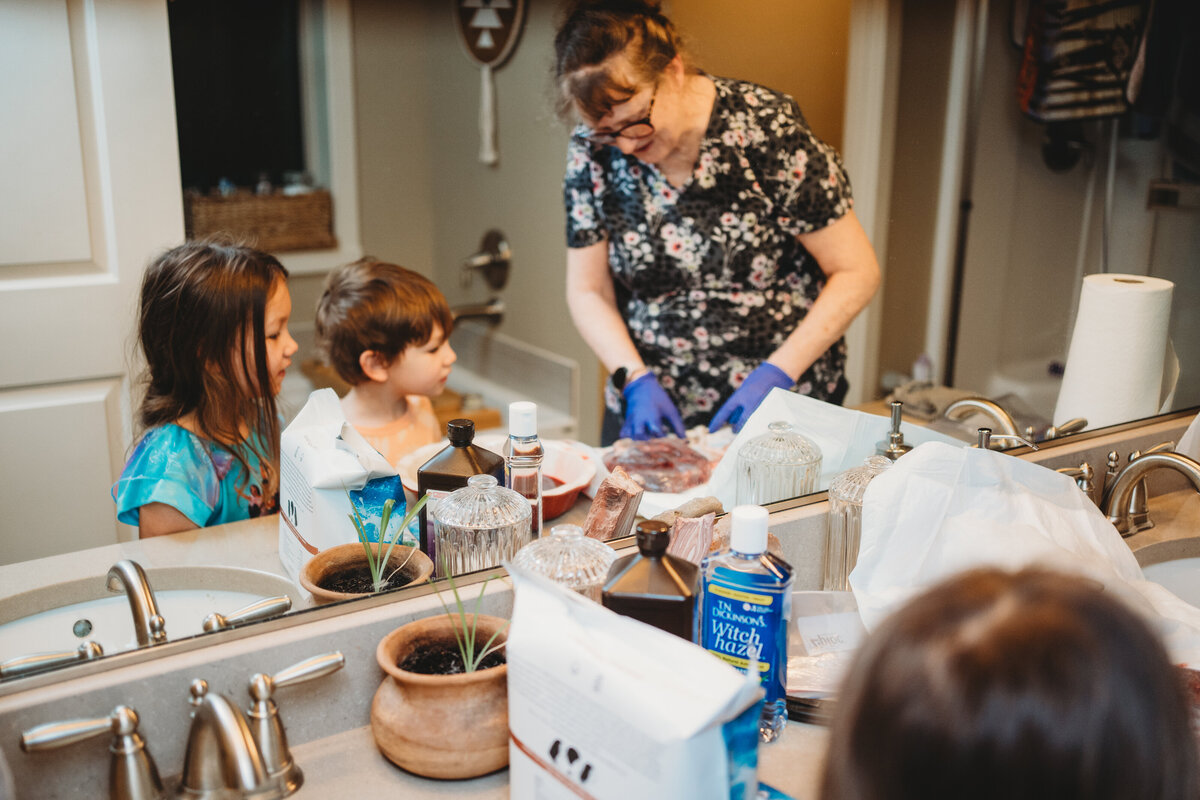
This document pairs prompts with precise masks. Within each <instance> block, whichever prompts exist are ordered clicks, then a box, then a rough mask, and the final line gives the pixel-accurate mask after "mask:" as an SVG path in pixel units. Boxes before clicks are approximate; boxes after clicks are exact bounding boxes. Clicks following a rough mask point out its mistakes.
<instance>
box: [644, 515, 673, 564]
mask: <svg viewBox="0 0 1200 800" xmlns="http://www.w3.org/2000/svg"><path fill="white" fill-rule="evenodd" d="M670 531H671V526H670V525H668V524H667V523H665V522H659V521H658V520H654V519H648V520H643V521H642V522H639V523H638V524H637V529H636V532H637V546H638V552H639V553H641V554H642V555H644V556H648V557H651V558H662V556H663V555H664V554H665V553H666V552H667V546H668V545H670V544H671V533H670Z"/></svg>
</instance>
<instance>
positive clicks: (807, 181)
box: [762, 95, 854, 234]
mask: <svg viewBox="0 0 1200 800" xmlns="http://www.w3.org/2000/svg"><path fill="white" fill-rule="evenodd" d="M775 108H776V114H775V115H774V117H773V118H772V117H771V116H767V117H766V118H765V119H763V120H762V123H763V125H764V127H765V128H766V132H767V133H768V136H767V137H766V142H767V143H768V144H767V145H766V146H767V152H766V165H765V166H766V168H765V169H764V170H763V180H764V182H765V183H766V185H767V187H768V188H767V190H768V191H769V192H770V193H771V194H772V195H773V196H774V198H775V200H776V202H777V203H778V204H779V208H778V212H779V213H778V215H777V219H779V220H780V221H781V223H782V224H784V226H785V227H787V228H788V229H789V230H790V231H791V232H792V233H796V234H801V233H812V232H813V231H816V230H820V229H822V228H825V227H827V226H828V225H830V224H832V223H833V222H836V221H837V220H839V219H841V218H842V217H843V216H845V215H846V214H847V213H848V212H849V211H850V209H851V208H852V207H853V205H854V200H853V196H852V193H851V190H850V179H849V178H848V177H847V175H846V170H845V168H844V167H843V166H842V159H841V156H840V155H838V152H837V150H835V149H834V148H833V147H831V146H830V145H828V144H826V143H825V142H823V141H821V140H820V139H818V138H817V137H816V135H815V134H813V132H812V130H810V129H809V127H808V123H806V122H805V121H804V116H803V115H802V114H801V113H800V108H799V107H798V106H797V105H796V101H795V100H793V99H792V98H791V97H788V96H786V95H783V96H782V98H781V102H780V103H779V104H778V105H777V106H776V107H775Z"/></svg>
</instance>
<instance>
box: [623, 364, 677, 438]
mask: <svg viewBox="0 0 1200 800" xmlns="http://www.w3.org/2000/svg"><path fill="white" fill-rule="evenodd" d="M623 394H624V395H625V423H624V424H623V425H622V426H621V438H622V439H657V438H659V437H661V436H665V435H666V434H665V432H664V431H663V426H662V423H663V422H666V423H667V425H668V426H669V427H670V428H671V429H672V430H673V431H675V434H676V435H677V436H679V438H681V439H682V438H684V437H685V436H686V435H687V432H686V430H685V429H684V427H683V417H681V416H679V409H677V408H676V407H675V404H674V403H672V402H671V398H670V397H667V393H666V391H664V390H663V388H662V387H661V386H659V385H658V378H656V377H654V373H653V372H647V373H646V374H645V375H642V376H640V377H638V378H635V379H634V380H633V381H632V382H630V383H629V384H628V385H627V386H626V387H625V390H624V392H623Z"/></svg>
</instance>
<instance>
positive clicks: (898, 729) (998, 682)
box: [821, 569, 1200, 800]
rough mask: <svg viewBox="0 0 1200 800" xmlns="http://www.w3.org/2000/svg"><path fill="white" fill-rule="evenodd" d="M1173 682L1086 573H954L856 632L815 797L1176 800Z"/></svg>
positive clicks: (1181, 738) (1125, 614)
mask: <svg viewBox="0 0 1200 800" xmlns="http://www.w3.org/2000/svg"><path fill="white" fill-rule="evenodd" d="M1198 794H1200V781H1198V778H1197V752H1196V742H1195V740H1194V739H1193V736H1192V732H1191V722H1190V711H1189V703H1188V701H1187V699H1186V698H1185V696H1184V691H1183V684H1182V680H1181V677H1180V676H1179V675H1178V674H1177V671H1176V670H1175V669H1174V668H1173V667H1172V665H1171V663H1170V661H1169V660H1168V658H1167V654H1166V651H1165V650H1164V648H1163V645H1162V643H1161V642H1160V641H1159V639H1158V637H1157V636H1156V635H1155V633H1154V632H1153V631H1151V630H1150V629H1149V628H1148V627H1147V625H1146V623H1145V622H1144V621H1143V620H1142V619H1141V618H1139V617H1138V616H1136V615H1135V614H1134V613H1133V612H1132V611H1131V610H1130V609H1128V608H1127V607H1126V606H1125V605H1124V604H1122V603H1121V602H1120V601H1119V600H1118V599H1116V598H1115V597H1113V596H1112V595H1110V594H1108V593H1106V592H1105V591H1104V589H1103V587H1102V586H1101V585H1100V584H1098V583H1096V582H1094V581H1090V580H1088V579H1086V578H1082V577H1079V576H1074V575H1067V574H1061V573H1057V572H1051V571H1047V570H1041V569H1027V570H1024V571H1021V572H1017V573H1010V572H1004V571H1001V570H997V569H981V570H975V571H971V572H967V573H964V574H962V575H960V576H957V577H955V578H952V579H950V580H948V581H946V582H945V583H942V584H940V585H939V586H936V587H934V588H933V589H931V590H929V591H928V592H926V593H924V594H922V595H921V596H919V597H917V598H916V599H914V600H912V601H911V602H910V603H908V604H907V605H906V606H904V607H903V608H902V609H900V610H899V611H898V612H896V613H895V614H894V615H892V616H891V617H889V618H888V619H887V620H885V621H884V622H883V624H882V625H880V627H879V628H878V630H876V631H875V632H874V633H872V635H871V636H870V637H869V638H868V640H867V641H866V643H865V644H864V645H863V647H862V650H861V651H860V652H859V653H858V655H857V657H856V659H855V662H854V665H853V667H852V668H851V670H850V673H849V674H848V675H847V677H846V679H845V681H844V683H843V685H842V688H841V691H840V694H839V696H838V712H837V716H836V718H835V720H834V723H833V727H832V734H831V740H830V748H829V755H828V759H827V762H826V772H825V776H824V783H823V786H822V792H821V796H822V798H824V800H909V799H910V798H911V800H917V799H918V798H920V799H921V800H925V798H931V797H955V798H960V797H961V798H967V797H969V798H972V799H973V800H1018V799H1019V800H1028V799H1030V798H1046V800H1050V799H1051V798H1053V800H1074V799H1078V800H1083V799H1084V798H1086V799H1087V800H1104V799H1106V798H1111V799H1112V800H1139V799H1140V798H1146V800H1150V798H1154V799H1155V800H1184V798H1195V797H1197V796H1198Z"/></svg>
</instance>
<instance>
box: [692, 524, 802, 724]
mask: <svg viewBox="0 0 1200 800" xmlns="http://www.w3.org/2000/svg"><path fill="white" fill-rule="evenodd" d="M700 571H701V582H700V645H701V647H703V648H704V649H705V650H707V651H709V652H710V653H712V654H713V655H715V656H716V657H717V658H719V659H721V660H722V661H724V662H725V663H727V664H731V665H732V666H734V667H736V668H738V669H740V670H741V671H742V672H747V671H748V670H749V668H750V665H751V663H752V662H753V663H755V665H756V668H757V670H758V673H759V678H760V680H761V682H762V686H763V689H765V690H766V693H767V694H766V701H765V702H764V704H763V710H762V717H761V719H760V720H759V724H758V734H759V738H760V739H762V741H764V742H771V741H774V740H775V739H776V738H778V737H779V735H780V733H782V732H783V728H784V726H785V725H787V629H788V620H789V619H790V617H791V611H792V582H793V581H794V580H795V577H796V576H795V571H794V570H793V569H792V567H791V565H790V564H788V563H787V562H786V561H784V560H783V559H782V558H779V557H778V556H776V555H773V554H771V553H768V552H767V510H766V509H765V508H763V507H762V506H738V507H737V508H735V509H733V527H732V530H731V531H730V536H729V549H727V550H721V551H719V552H716V553H712V554H710V555H708V556H706V557H705V559H704V561H702V562H701V564H700Z"/></svg>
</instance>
